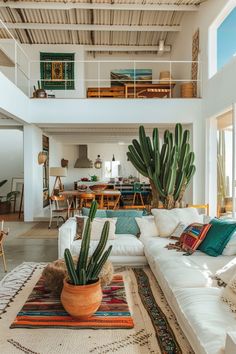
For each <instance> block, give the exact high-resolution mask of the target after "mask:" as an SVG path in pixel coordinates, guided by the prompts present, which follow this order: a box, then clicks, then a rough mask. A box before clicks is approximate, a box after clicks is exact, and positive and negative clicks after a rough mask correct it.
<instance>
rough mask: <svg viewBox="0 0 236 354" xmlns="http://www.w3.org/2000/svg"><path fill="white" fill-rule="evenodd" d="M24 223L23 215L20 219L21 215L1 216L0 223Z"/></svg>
mask: <svg viewBox="0 0 236 354" xmlns="http://www.w3.org/2000/svg"><path fill="white" fill-rule="evenodd" d="M1 220H4V221H24V216H23V214H21V218H20V219H19V213H10V214H0V221H1Z"/></svg>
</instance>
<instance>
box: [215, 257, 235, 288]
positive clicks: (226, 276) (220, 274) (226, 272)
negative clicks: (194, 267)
mask: <svg viewBox="0 0 236 354" xmlns="http://www.w3.org/2000/svg"><path fill="white" fill-rule="evenodd" d="M234 274H236V258H234V259H232V261H230V262H229V263H227V264H226V265H225V266H224V267H222V268H221V269H218V270H217V272H216V273H215V275H214V278H215V279H216V280H217V281H218V283H219V284H220V285H227V284H228V283H229V281H230V279H232V278H233V276H234Z"/></svg>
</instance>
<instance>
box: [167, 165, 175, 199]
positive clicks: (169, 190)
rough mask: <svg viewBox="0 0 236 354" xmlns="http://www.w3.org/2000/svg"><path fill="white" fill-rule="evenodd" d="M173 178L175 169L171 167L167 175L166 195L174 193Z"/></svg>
mask: <svg viewBox="0 0 236 354" xmlns="http://www.w3.org/2000/svg"><path fill="white" fill-rule="evenodd" d="M175 179H176V169H175V168H172V169H171V170H170V172H169V176H168V180H167V186H166V194H167V195H172V194H173V193H174V188H175Z"/></svg>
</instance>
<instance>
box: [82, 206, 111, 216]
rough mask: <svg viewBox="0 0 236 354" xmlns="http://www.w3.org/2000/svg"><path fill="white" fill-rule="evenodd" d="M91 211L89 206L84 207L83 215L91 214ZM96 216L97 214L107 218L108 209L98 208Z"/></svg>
mask: <svg viewBox="0 0 236 354" xmlns="http://www.w3.org/2000/svg"><path fill="white" fill-rule="evenodd" d="M89 211H90V209H89V208H82V215H84V216H89ZM95 216H96V217H97V218H107V217H108V216H107V211H106V210H103V209H98V210H97V211H96V214H95Z"/></svg>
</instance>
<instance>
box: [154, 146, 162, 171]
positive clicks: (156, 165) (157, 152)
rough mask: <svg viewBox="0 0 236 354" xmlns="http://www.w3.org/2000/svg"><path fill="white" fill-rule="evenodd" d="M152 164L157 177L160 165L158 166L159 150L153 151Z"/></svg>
mask: <svg viewBox="0 0 236 354" xmlns="http://www.w3.org/2000/svg"><path fill="white" fill-rule="evenodd" d="M154 165H155V171H154V173H155V175H156V176H157V177H159V176H160V172H161V167H160V154H159V151H157V150H156V151H155V162H154Z"/></svg>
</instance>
